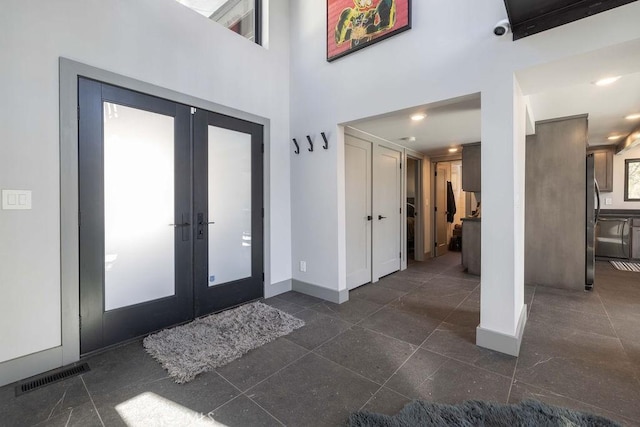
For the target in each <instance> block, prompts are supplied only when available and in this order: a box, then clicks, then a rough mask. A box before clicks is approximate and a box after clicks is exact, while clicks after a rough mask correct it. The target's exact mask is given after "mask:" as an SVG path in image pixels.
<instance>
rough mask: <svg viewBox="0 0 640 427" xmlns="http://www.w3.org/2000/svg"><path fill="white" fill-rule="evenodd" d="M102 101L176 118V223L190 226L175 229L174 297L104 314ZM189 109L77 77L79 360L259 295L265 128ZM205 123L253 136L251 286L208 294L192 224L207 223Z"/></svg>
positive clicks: (203, 245)
mask: <svg viewBox="0 0 640 427" xmlns="http://www.w3.org/2000/svg"><path fill="white" fill-rule="evenodd" d="M103 102H114V103H117V104H120V105H127V106H130V107H133V108H137V109H141V110H146V111H151V112H155V113H159V114H164V115H167V116H171V117H174V119H175V122H174V123H175V126H174V129H175V149H174V155H175V171H176V172H175V188H176V191H175V212H174V216H175V218H176V220H178V219H179V218H182V222H183V223H186V222H187V220H188V221H189V223H190V226H189V227H178V228H176V234H175V236H176V238H175V256H176V258H175V260H176V269H175V274H176V276H175V284H176V288H175V295H174V296H171V297H167V298H161V299H157V300H153V301H149V302H145V303H141V304H135V305H132V306H127V307H123V308H120V309H116V310H110V311H106V312H105V311H104V189H103V187H104V172H103V170H104V168H103V121H102V120H103V118H102V116H103V113H102V105H103ZM192 110H193V108H191V107H189V106H187V105H184V104H180V103H177V102H174V101H168V100H165V99H161V98H157V97H154V96H152V95H145V94H142V93H139V92H135V91H132V90H129V89H123V88H119V87H116V86H112V85H109V84H107V83H101V82H98V81H95V80H91V79H86V78H83V77H79V79H78V111H79V112H81V113H79V114H81V117H82V120H78V126H79V129H78V141H79V144H78V159H79V163H78V168H79V175H78V184H79V196H78V198H79V206H80V211H81V212H82V214H83V215H82V219H83V222H82V224H81V226H82V227H81V229H80V233H79V235H80V249H81V250H80V277H79V279H80V283H79V285H80V286H79V291H80V307H79V309H80V322H81V324H80V346H81V348H80V353H81V354H88V353H91V352H93V351H97V350H101V349H103V348H107V347H109V346H112V345H115V344H118V343H121V342H125V341H127V340H130V339H133V338H137V337H139V336H142V335H145V334H147V333H149V332H153V331H155V330H158V329H161V328H164V327H168V326H172V325H176V324H179V323H183V322H185V321H188V320H191V319H193V318H196V317H199V316H202V315H206V314H210V313H213V312H216V311H220V310H223V309H227V308H230V307H233V306H236V305H239V304H241V303H244V302H247V301H251V300H255V299H258V298H260V297H262V296H264V225H263V218H264V201H263V194H264V189H263V170H264V165H263V147H264V146H263V135H264V127H263V125H261V124H257V123H253V122H249V121H246V120H242V119H238V118H234V117H231V116H226V115H222V114H219V113H213V112H209V111H205V110H201V109H200V110H197V112H196V113H195V114H193V111H192ZM190 112H191V114H190ZM200 117H202V118H204V119H199V118H200ZM209 124H211V125H215V126H217V127H222V128H227V129H232V130H239V131H242V132H246V133H250V134H251V137H252V207H253V216H252V230H251V233H252V249H253V250H252V258H251V260H252V274H251V277H250V278H249V279H245V280H239V281H235V282H231V283H228V284H223V285H219V286H216V287H212V288H209V287H208V281H207V280H206V278H207V260H208V257H207V249H208V247H207V242H208V241H207V239H206V237H207V236H206V234H205V236H198V233H201V228H202V227H201V224H198V223H197V221H198V218H200V216H202V213H204V214H205V218H206V212H207V194H208V192H207V186H206V182H207V180H206V179H202V177H203V176H205V177H206V173H207V132H206V129H207V126H208V125H209ZM203 131H204V134H203ZM96 171H98V173H97V174H96ZM194 183H197V185H194ZM203 183H204V185H203ZM198 213H199V214H200V215H198ZM202 276H204V278H205V279H204V280H202Z"/></svg>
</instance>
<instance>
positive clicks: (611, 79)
mask: <svg viewBox="0 0 640 427" xmlns="http://www.w3.org/2000/svg"><path fill="white" fill-rule="evenodd" d="M618 80H620V76H615V77H605V78H604V79H600V80H598V81H596V82H595V83H594V84H595V85H596V86H609V85H610V84H613V83H615V82H617V81H618Z"/></svg>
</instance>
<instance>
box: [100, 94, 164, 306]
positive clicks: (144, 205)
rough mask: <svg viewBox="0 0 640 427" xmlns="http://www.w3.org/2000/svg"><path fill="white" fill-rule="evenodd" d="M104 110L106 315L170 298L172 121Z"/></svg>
mask: <svg viewBox="0 0 640 427" xmlns="http://www.w3.org/2000/svg"><path fill="white" fill-rule="evenodd" d="M103 106H104V111H103V113H104V228H105V230H104V234H105V268H104V270H105V279H104V280H105V285H104V286H105V290H104V293H105V311H108V310H113V309H117V308H121V307H126V306H130V305H134V304H139V303H143V302H147V301H152V300H156V299H159V298H163V297H168V296H172V295H174V294H175V262H174V251H175V245H174V243H175V242H174V236H175V229H174V227H173V226H169V224H174V223H175V221H174V219H175V218H174V118H173V117H168V116H164V115H161V114H156V113H150V112H147V111H143V110H138V109H135V108H130V107H125V106H123V105H117V104H113V103H108V102H105V103H103Z"/></svg>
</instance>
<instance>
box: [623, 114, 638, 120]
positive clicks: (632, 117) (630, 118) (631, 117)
mask: <svg viewBox="0 0 640 427" xmlns="http://www.w3.org/2000/svg"><path fill="white" fill-rule="evenodd" d="M625 119H627V120H638V119H640V113H636V114H629V115H628V116H627V117H625Z"/></svg>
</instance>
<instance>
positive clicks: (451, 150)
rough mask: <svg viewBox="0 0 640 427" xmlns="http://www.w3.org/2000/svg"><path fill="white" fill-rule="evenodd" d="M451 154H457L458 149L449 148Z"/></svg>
mask: <svg viewBox="0 0 640 427" xmlns="http://www.w3.org/2000/svg"><path fill="white" fill-rule="evenodd" d="M449 152H450V153H457V152H458V149H457V148H449Z"/></svg>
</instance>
